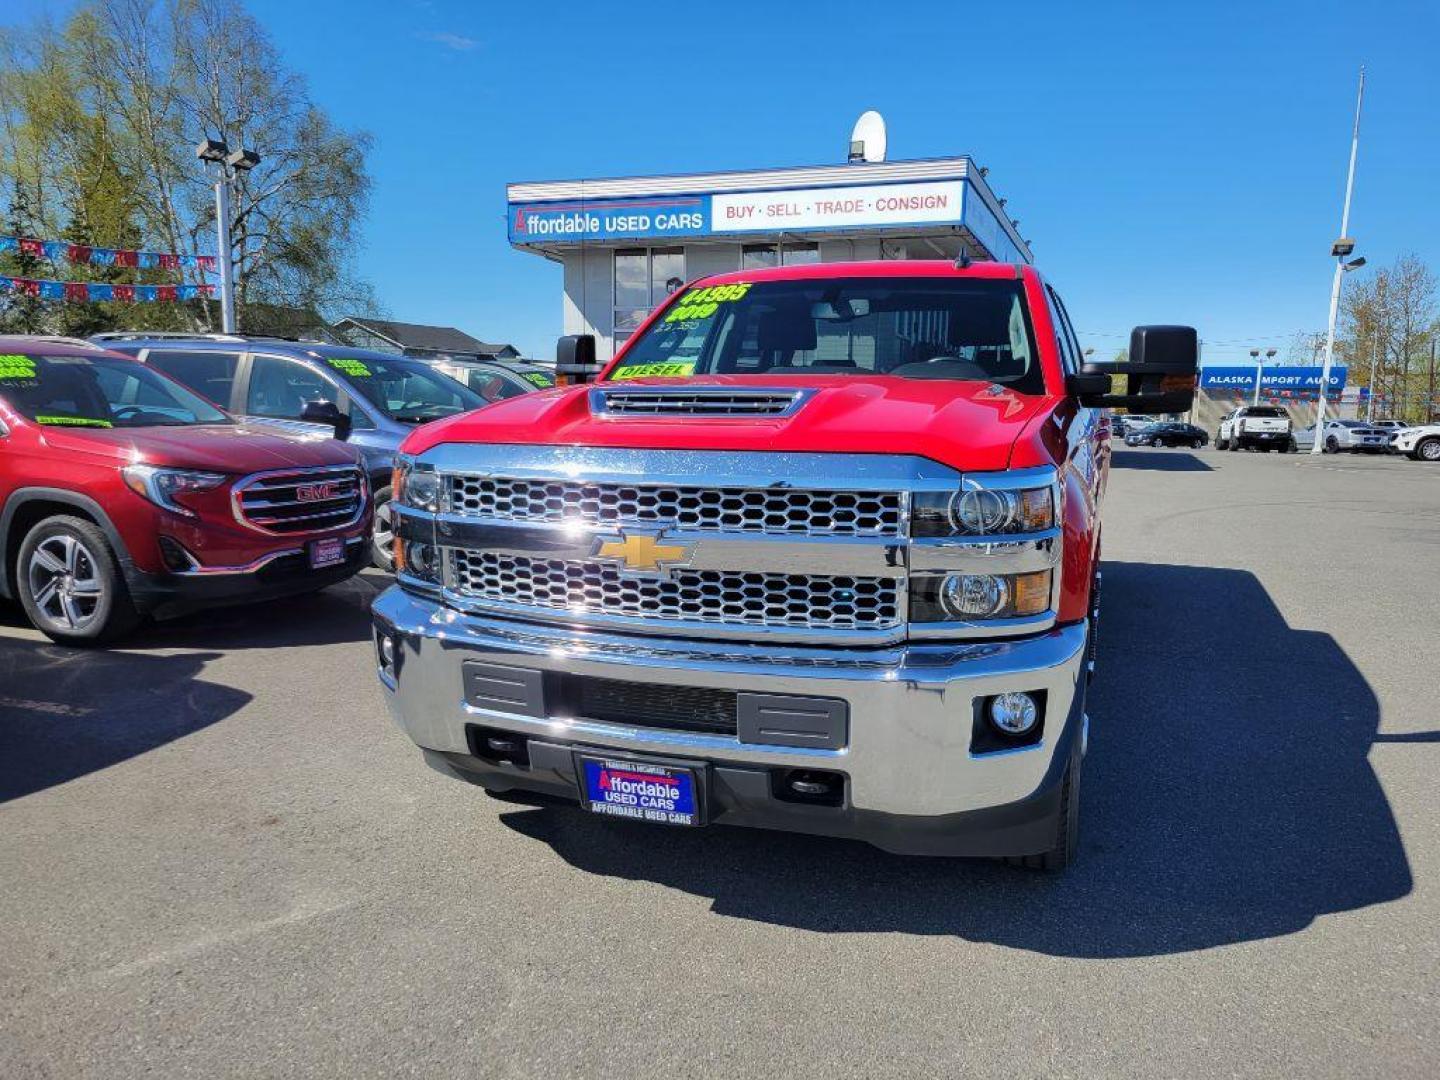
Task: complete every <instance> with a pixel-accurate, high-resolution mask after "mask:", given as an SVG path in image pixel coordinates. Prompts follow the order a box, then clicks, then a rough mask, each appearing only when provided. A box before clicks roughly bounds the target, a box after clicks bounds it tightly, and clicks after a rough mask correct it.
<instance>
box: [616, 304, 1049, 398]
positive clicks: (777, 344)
mask: <svg viewBox="0 0 1440 1080" xmlns="http://www.w3.org/2000/svg"><path fill="white" fill-rule="evenodd" d="M716 374H738V375H789V376H794V375H893V376H898V377H900V378H906V379H960V380H975V381H981V382H992V383H999V384H1001V385H1002V386H1006V387H1009V388H1011V389H1013V390H1016V391H1018V392H1020V393H1025V394H1042V393H1044V392H1045V382H1044V375H1043V373H1042V372H1041V369H1040V361H1039V354H1038V353H1037V351H1036V349H1035V335H1034V332H1033V330H1032V328H1031V326H1030V318H1029V314H1028V311H1027V309H1026V304H1025V294H1024V291H1023V290H1022V288H1021V283H1020V282H1019V281H1014V280H1010V281H994V280H976V279H964V278H846V279H839V278H833V279H814V280H805V281H757V282H753V283H751V282H736V283H733V284H729V285H711V286H702V287H699V288H692V289H689V290H687V291H686V292H684V293H682V294H681V295H679V296H678V297H677V298H676V299H675V300H674V301H673V302H672V303H671V304H670V305H669V306H668V307H667V308H666V309H665V310H664V311H663V312H661V314H660V315H659V317H658V318H657V319H656V320H655V321H654V322H653V323H651V324H650V326H649V328H648V329H647V330H645V331H644V333H643V334H642V335H641V336H640V337H639V339H638V340H636V341H634V342H632V343H631V344H630V347H629V348H628V349H627V350H626V352H625V354H624V356H623V357H622V358H621V360H620V362H619V364H618V365H617V366H616V367H615V368H614V369H613V370H612V371H611V372H610V374H609V378H610V379H612V380H626V379H641V378H647V377H671V378H685V377H687V376H691V375H716Z"/></svg>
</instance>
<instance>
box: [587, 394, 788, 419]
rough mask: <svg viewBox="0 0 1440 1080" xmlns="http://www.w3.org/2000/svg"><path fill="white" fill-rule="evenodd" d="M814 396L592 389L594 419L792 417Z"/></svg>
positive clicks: (591, 399) (591, 408)
mask: <svg viewBox="0 0 1440 1080" xmlns="http://www.w3.org/2000/svg"><path fill="white" fill-rule="evenodd" d="M814 393H815V391H814V390H802V389H795V388H791V389H774V390H771V389H750V388H747V387H731V386H686V387H675V388H673V389H672V388H670V387H639V386H636V387H625V388H623V389H622V388H619V387H615V388H611V387H598V386H597V387H592V388H591V390H590V412H591V413H593V414H594V415H595V416H719V417H736V416H793V415H794V414H795V412H797V411H798V410H799V408H800V407H801V406H802V405H804V404H805V402H806V401H807V400H809V398H810V397H811V396H813V395H814Z"/></svg>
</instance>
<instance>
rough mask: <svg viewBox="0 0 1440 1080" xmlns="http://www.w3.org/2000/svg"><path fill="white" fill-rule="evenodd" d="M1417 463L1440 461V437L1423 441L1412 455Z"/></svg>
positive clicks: (1431, 437)
mask: <svg viewBox="0 0 1440 1080" xmlns="http://www.w3.org/2000/svg"><path fill="white" fill-rule="evenodd" d="M1410 456H1411V457H1413V458H1414V459H1415V460H1416V461H1440V437H1436V436H1434V435H1432V436H1430V437H1429V438H1428V439H1421V440H1420V441H1419V442H1418V443H1416V444H1415V449H1414V450H1413V451H1411V454H1410Z"/></svg>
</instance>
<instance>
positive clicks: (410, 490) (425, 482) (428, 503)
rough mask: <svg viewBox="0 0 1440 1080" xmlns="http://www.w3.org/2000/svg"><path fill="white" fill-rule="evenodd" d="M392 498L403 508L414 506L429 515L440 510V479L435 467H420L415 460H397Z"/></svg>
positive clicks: (406, 458)
mask: <svg viewBox="0 0 1440 1080" xmlns="http://www.w3.org/2000/svg"><path fill="white" fill-rule="evenodd" d="M390 497H391V498H392V499H394V500H395V501H396V502H398V503H399V504H400V505H401V506H413V507H414V508H415V509H417V510H424V511H426V512H427V513H431V514H434V513H438V512H439V510H440V477H439V476H438V475H437V474H436V472H435V467H434V466H433V465H420V464H418V463H417V462H416V461H415V459H414V458H409V457H399V458H396V459H395V471H394V472H393V473H391V476H390Z"/></svg>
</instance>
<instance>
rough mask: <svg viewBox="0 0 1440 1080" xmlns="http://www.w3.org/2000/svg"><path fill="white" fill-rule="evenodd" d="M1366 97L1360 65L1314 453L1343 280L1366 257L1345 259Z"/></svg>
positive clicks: (1351, 245) (1320, 441)
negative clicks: (1348, 271) (1349, 260)
mask: <svg viewBox="0 0 1440 1080" xmlns="http://www.w3.org/2000/svg"><path fill="white" fill-rule="evenodd" d="M1364 101H1365V69H1364V68H1363V67H1362V68H1361V69H1360V89H1359V90H1358V91H1357V92H1356V94H1355V126H1354V128H1353V129H1352V131H1351V134H1350V171H1349V173H1348V175H1347V176H1346V178H1345V208H1344V209H1343V210H1342V211H1341V212H1340V239H1339V240H1337V241H1336V242H1335V243H1334V244H1333V245H1332V246H1331V248H1330V254H1331V255H1333V256H1335V281H1334V283H1333V284H1332V285H1331V286H1330V319H1329V323H1328V325H1327V327H1326V330H1325V363H1324V365H1323V366H1322V367H1321V369H1320V388H1319V389H1320V394H1319V400H1318V401H1317V402H1316V405H1315V442H1314V445H1312V446H1311V447H1310V453H1311V454H1319V453H1320V452H1321V451H1322V450H1323V449H1324V446H1325V443H1324V437H1323V435H1322V431H1323V429H1324V427H1325V395H1326V393H1328V392H1329V390H1330V364H1331V362H1332V361H1333V360H1334V358H1335V316H1336V315H1337V314H1338V313H1339V311H1340V282H1341V281H1342V280H1343V279H1344V277H1345V271H1346V270H1349V269H1355V267H1356V266H1358V265H1361V264H1363V262H1364V260H1363V259H1356V260H1355V262H1354V264H1353V265H1350V266H1347V265H1346V263H1345V259H1346V258H1347V257H1348V256H1349V255H1350V253H1351V252H1352V251H1354V250H1355V241H1353V240H1351V239H1349V236H1348V232H1349V229H1350V196H1351V195H1352V194H1353V193H1354V191H1355V158H1356V156H1357V155H1358V154H1359V153H1360V106H1361V105H1362V104H1363V103H1364Z"/></svg>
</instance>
